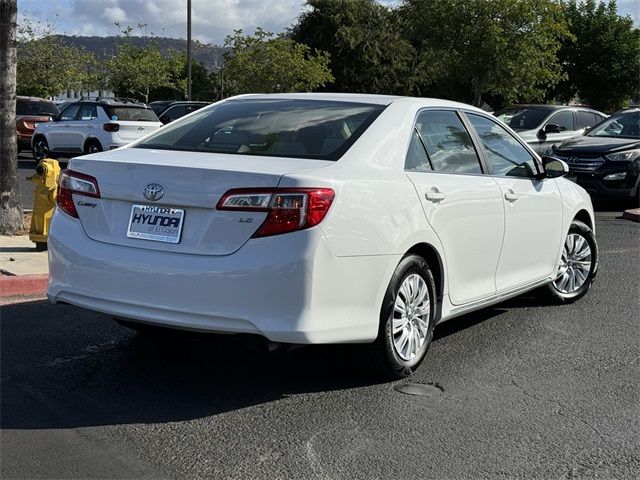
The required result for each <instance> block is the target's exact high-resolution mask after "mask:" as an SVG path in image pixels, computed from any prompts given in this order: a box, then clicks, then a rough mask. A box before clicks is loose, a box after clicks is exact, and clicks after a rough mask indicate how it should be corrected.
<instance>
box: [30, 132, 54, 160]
mask: <svg viewBox="0 0 640 480" xmlns="http://www.w3.org/2000/svg"><path fill="white" fill-rule="evenodd" d="M32 154H33V158H34V160H35V161H36V162H41V161H42V160H44V159H45V158H51V156H50V152H49V144H48V143H47V139H46V138H45V137H43V136H38V137H36V139H35V140H34V141H33V149H32Z"/></svg>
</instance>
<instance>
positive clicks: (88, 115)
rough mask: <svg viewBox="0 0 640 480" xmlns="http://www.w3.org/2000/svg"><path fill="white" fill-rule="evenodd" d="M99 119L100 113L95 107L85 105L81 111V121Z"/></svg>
mask: <svg viewBox="0 0 640 480" xmlns="http://www.w3.org/2000/svg"><path fill="white" fill-rule="evenodd" d="M94 118H98V112H97V109H96V106H95V105H83V106H82V109H81V110H80V120H93V119H94Z"/></svg>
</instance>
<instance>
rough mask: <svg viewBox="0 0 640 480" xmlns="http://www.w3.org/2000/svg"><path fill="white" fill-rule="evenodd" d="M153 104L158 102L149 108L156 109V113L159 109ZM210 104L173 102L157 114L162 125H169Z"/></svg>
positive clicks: (151, 104)
mask: <svg viewBox="0 0 640 480" xmlns="http://www.w3.org/2000/svg"><path fill="white" fill-rule="evenodd" d="M153 103H156V102H152V103H150V104H149V106H150V107H151V108H152V109H154V111H156V110H157V107H156V106H154V105H153ZM157 103H160V102H157ZM209 104H210V103H209V102H195V101H193V102H187V101H184V102H171V103H169V104H168V105H166V106H165V107H164V109H162V110H160V112H159V113H158V112H157V111H156V114H157V115H158V118H159V119H160V121H161V122H162V123H164V124H167V123H170V122H173V121H174V120H177V119H179V118H181V117H184V116H185V115H187V114H189V113H191V112H195V111H196V110H199V109H201V108H202V107H206V106H207V105H209Z"/></svg>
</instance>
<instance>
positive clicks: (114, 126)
mask: <svg viewBox="0 0 640 480" xmlns="http://www.w3.org/2000/svg"><path fill="white" fill-rule="evenodd" d="M102 128H103V129H104V131H105V132H117V131H118V130H120V124H119V123H105V124H104V125H102Z"/></svg>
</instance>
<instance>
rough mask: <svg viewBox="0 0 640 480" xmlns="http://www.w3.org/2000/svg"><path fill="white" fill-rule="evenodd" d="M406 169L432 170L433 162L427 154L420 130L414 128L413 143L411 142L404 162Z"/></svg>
mask: <svg viewBox="0 0 640 480" xmlns="http://www.w3.org/2000/svg"><path fill="white" fill-rule="evenodd" d="M404 168H405V170H415V171H418V172H424V171H429V170H432V168H431V162H429V157H428V156H427V151H426V150H425V149H424V144H423V143H422V140H421V139H420V134H419V133H418V130H416V129H414V130H413V135H412V136H411V143H410V144H409V151H408V152H407V157H406V159H405V162H404Z"/></svg>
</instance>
